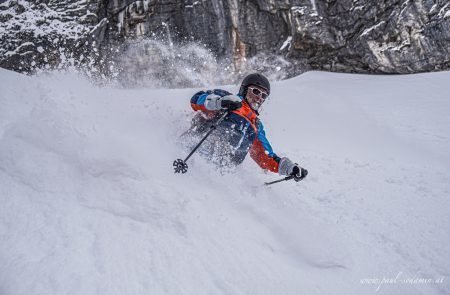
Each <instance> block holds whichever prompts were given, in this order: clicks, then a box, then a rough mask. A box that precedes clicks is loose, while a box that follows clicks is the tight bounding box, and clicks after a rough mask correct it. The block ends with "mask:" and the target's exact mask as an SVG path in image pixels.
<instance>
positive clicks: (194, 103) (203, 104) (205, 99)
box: [191, 89, 240, 114]
mask: <svg viewBox="0 0 450 295" xmlns="http://www.w3.org/2000/svg"><path fill="white" fill-rule="evenodd" d="M222 100H224V101H225V103H223V102H222ZM239 102H240V99H239V98H237V97H236V98H234V96H233V95H231V93H229V92H228V91H225V90H221V89H214V90H208V91H199V92H197V93H196V94H194V96H192V98H191V107H192V109H193V110H194V111H201V112H204V113H207V114H209V113H211V112H215V111H218V110H221V109H224V108H225V109H227V108H229V106H228V105H227V104H226V103H228V104H230V103H231V104H232V105H234V104H239Z"/></svg>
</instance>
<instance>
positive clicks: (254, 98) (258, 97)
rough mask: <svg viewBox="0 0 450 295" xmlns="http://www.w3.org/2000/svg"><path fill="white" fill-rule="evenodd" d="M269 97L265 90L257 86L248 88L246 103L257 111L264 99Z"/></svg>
mask: <svg viewBox="0 0 450 295" xmlns="http://www.w3.org/2000/svg"><path fill="white" fill-rule="evenodd" d="M268 96H269V94H268V93H267V91H266V90H264V89H263V88H261V87H258V86H253V85H252V86H249V87H248V89H247V96H246V98H247V102H248V104H249V105H250V107H251V108H252V109H253V110H255V111H258V110H259V109H260V108H261V105H262V104H263V103H264V101H265V100H266V98H267V97H268Z"/></svg>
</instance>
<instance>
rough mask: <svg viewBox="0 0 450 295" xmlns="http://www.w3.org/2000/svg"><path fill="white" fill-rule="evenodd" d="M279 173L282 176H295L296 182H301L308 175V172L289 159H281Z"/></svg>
mask: <svg viewBox="0 0 450 295" xmlns="http://www.w3.org/2000/svg"><path fill="white" fill-rule="evenodd" d="M278 173H279V174H280V175H286V176H293V177H294V180H295V181H300V180H302V179H303V178H305V177H306V175H308V170H306V169H304V168H302V167H300V166H299V165H298V164H297V163H293V162H292V161H291V160H290V159H289V158H281V160H280V163H279V166H278Z"/></svg>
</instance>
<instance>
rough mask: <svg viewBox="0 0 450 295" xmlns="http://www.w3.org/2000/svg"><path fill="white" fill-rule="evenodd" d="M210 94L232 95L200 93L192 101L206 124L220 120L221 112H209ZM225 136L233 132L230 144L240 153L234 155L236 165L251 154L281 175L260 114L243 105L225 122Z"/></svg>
mask: <svg viewBox="0 0 450 295" xmlns="http://www.w3.org/2000/svg"><path fill="white" fill-rule="evenodd" d="M209 94H216V95H219V96H225V95H229V94H231V93H229V92H228V91H225V90H221V89H214V90H208V91H200V92H197V93H196V94H194V96H193V97H192V98H191V107H192V108H193V109H194V111H199V112H201V113H202V115H203V117H204V118H206V120H207V121H208V120H214V118H216V117H217V115H218V112H217V111H209V110H207V109H206V108H205V105H204V104H205V100H206V97H207V96H208V95H209ZM218 129H219V132H220V129H223V131H224V132H229V131H233V134H234V136H232V137H231V138H230V139H229V141H231V142H229V144H231V145H232V146H233V147H234V148H235V149H236V152H235V153H234V154H233V157H234V158H233V161H234V162H235V164H240V163H241V162H242V161H244V158H245V156H246V155H247V154H248V152H250V156H251V157H252V159H253V160H254V161H255V162H256V163H257V164H258V165H259V166H260V167H261V168H263V169H267V170H270V171H272V172H275V173H277V172H278V165H279V162H280V158H279V157H278V156H277V155H276V154H275V153H274V152H273V150H272V147H271V146H270V143H269V141H268V140H267V138H266V133H265V132H264V126H263V124H262V123H261V121H260V120H259V118H258V113H257V112H255V111H254V110H252V109H251V108H250V106H249V105H248V104H247V103H246V102H245V101H242V107H241V108H240V109H237V110H235V111H232V112H231V113H230V115H229V116H227V118H226V119H225V120H223V121H222V122H221V123H220V124H219V126H218Z"/></svg>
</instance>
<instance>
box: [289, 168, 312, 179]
mask: <svg viewBox="0 0 450 295" xmlns="http://www.w3.org/2000/svg"><path fill="white" fill-rule="evenodd" d="M291 175H292V176H294V180H295V181H297V182H298V181H300V180H302V179H303V178H305V177H306V175H308V170H306V169H304V168H302V167H300V166H298V164H295V166H294V168H293V169H292V173H291Z"/></svg>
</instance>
